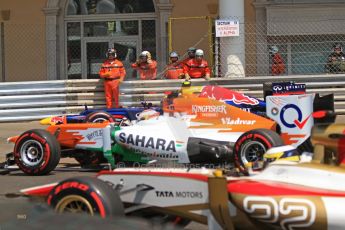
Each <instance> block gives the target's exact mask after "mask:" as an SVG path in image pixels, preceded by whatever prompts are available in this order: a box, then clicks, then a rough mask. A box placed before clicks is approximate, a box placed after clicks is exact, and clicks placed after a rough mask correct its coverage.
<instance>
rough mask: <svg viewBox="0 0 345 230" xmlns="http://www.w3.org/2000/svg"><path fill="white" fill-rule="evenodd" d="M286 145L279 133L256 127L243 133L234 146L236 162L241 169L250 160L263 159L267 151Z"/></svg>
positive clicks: (242, 169) (243, 168)
mask: <svg viewBox="0 0 345 230" xmlns="http://www.w3.org/2000/svg"><path fill="white" fill-rule="evenodd" d="M281 145H284V142H283V140H282V139H281V137H280V136H279V135H278V133H276V132H274V131H272V130H268V129H254V130H250V131H248V132H245V133H244V134H242V135H241V136H240V137H239V138H238V140H237V141H236V143H235V146H234V161H235V162H234V163H235V166H236V167H238V168H239V169H240V170H241V171H245V170H246V166H247V165H248V163H250V162H256V161H261V160H263V155H264V154H265V152H266V151H267V150H268V149H269V148H271V147H276V146H281Z"/></svg>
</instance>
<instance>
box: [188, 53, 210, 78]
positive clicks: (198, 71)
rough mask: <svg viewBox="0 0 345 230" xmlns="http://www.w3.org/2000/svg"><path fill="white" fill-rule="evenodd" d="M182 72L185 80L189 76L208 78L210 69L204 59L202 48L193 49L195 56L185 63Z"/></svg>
mask: <svg viewBox="0 0 345 230" xmlns="http://www.w3.org/2000/svg"><path fill="white" fill-rule="evenodd" d="M184 74H185V76H186V79H187V80H189V79H191V78H205V79H206V80H210V78H211V77H210V75H211V71H210V68H209V66H208V63H207V61H206V60H205V59H204V51H203V50H201V49H197V50H196V51H195V58H193V59H190V60H189V61H187V62H186V63H185V66H184Z"/></svg>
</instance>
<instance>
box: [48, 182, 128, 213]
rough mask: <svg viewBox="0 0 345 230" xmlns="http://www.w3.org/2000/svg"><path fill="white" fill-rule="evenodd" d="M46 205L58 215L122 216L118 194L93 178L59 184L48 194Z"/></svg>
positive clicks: (122, 211) (110, 187) (121, 205)
mask: <svg viewBox="0 0 345 230" xmlns="http://www.w3.org/2000/svg"><path fill="white" fill-rule="evenodd" d="M47 203H48V205H50V206H52V207H53V208H54V209H55V211H56V212H58V213H83V214H88V215H91V216H94V215H99V216H101V217H102V218H106V217H112V216H123V215H124V207H123V204H122V201H121V199H120V196H119V194H118V192H117V191H116V190H115V189H114V188H113V187H112V186H111V185H110V184H108V183H106V182H104V181H102V180H99V179H97V178H93V177H75V178H70V179H67V180H64V181H62V182H60V183H59V184H57V185H56V186H55V187H54V188H53V189H52V191H51V192H50V193H49V195H48V198H47Z"/></svg>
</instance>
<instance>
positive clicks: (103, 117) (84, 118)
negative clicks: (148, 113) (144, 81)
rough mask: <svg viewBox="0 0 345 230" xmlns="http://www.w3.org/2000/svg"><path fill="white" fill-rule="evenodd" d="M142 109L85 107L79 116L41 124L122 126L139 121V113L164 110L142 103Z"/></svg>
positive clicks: (58, 118)
mask: <svg viewBox="0 0 345 230" xmlns="http://www.w3.org/2000/svg"><path fill="white" fill-rule="evenodd" d="M141 104H142V107H128V108H112V109H88V108H87V106H85V110H84V111H82V112H80V113H79V114H74V115H65V116H53V117H48V118H45V119H42V120H41V121H40V123H41V124H42V125H52V124H61V123H66V122H67V123H87V122H97V123H100V122H104V121H109V122H113V123H116V124H120V123H121V122H122V121H123V120H129V121H133V120H136V119H137V116H138V114H139V113H141V112H142V111H144V110H146V109H152V110H155V111H157V112H160V113H161V114H162V113H163V110H162V108H160V107H154V106H152V104H151V103H146V102H142V103H141Z"/></svg>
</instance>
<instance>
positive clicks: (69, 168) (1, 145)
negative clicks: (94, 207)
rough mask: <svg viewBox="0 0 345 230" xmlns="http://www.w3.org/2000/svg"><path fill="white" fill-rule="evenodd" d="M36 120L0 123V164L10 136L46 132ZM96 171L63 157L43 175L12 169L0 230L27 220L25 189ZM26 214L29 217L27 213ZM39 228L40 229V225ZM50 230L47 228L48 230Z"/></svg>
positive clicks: (4, 181)
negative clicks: (21, 195) (86, 169)
mask: <svg viewBox="0 0 345 230" xmlns="http://www.w3.org/2000/svg"><path fill="white" fill-rule="evenodd" d="M45 128H46V126H43V125H40V124H39V122H38V121H30V122H13V123H0V162H3V161H4V160H5V155H6V153H9V152H11V151H12V150H13V144H12V143H7V138H8V137H10V136H16V135H20V134H21V133H23V132H24V131H27V130H29V129H45ZM96 174H97V172H95V171H91V170H88V171H85V170H83V169H81V168H80V167H79V166H78V164H77V162H76V161H75V160H74V159H72V158H63V159H61V160H60V163H59V165H58V167H57V168H56V170H54V171H53V172H51V173H50V174H49V175H45V176H28V175H26V174H24V173H22V172H21V171H20V170H13V171H11V172H10V173H9V174H6V175H0V230H6V229H5V227H2V223H4V222H6V221H8V220H13V219H16V220H17V221H18V220H19V221H20V222H22V223H23V224H24V226H25V221H28V219H29V218H30V213H31V208H32V202H29V201H28V198H25V197H20V196H19V197H17V196H16V195H17V194H19V191H20V190H21V189H24V188H29V187H33V186H39V185H44V184H49V183H54V182H58V181H61V180H63V179H67V178H70V177H74V176H91V177H92V176H95V175H96ZM28 212H29V214H28ZM40 227H42V226H40ZM47 229H49V228H47ZM186 229H198V230H199V229H207V227H206V226H205V225H201V224H198V223H194V222H193V223H191V224H189V225H188V226H187V227H186Z"/></svg>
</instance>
